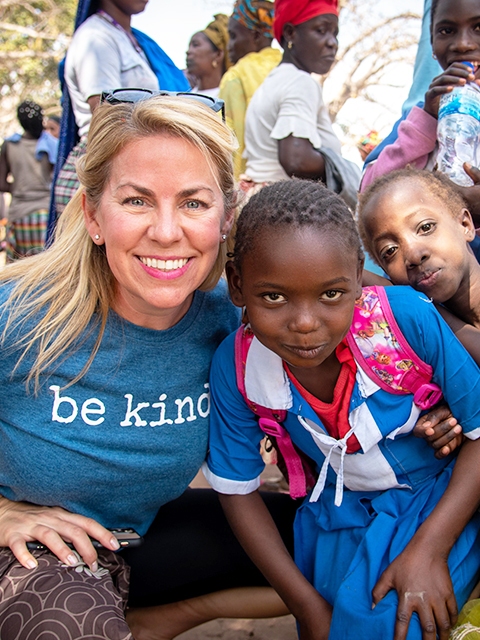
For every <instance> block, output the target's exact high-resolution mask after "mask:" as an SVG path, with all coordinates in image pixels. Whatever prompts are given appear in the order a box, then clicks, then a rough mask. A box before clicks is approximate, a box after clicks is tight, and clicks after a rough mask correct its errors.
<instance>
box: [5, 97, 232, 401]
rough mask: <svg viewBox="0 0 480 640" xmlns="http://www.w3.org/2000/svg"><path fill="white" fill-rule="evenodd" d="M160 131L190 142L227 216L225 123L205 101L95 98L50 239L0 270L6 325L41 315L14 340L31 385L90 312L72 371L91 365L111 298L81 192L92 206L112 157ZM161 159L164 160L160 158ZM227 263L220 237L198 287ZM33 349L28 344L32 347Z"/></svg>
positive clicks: (111, 282)
mask: <svg viewBox="0 0 480 640" xmlns="http://www.w3.org/2000/svg"><path fill="white" fill-rule="evenodd" d="M161 133H166V134H168V135H171V136H173V137H178V138H181V139H182V140H186V141H188V142H190V143H191V144H192V145H194V146H195V147H197V148H198V149H199V150H200V151H201V153H202V155H203V156H204V158H205V160H206V162H207V163H208V165H209V166H210V168H211V170H212V173H213V175H214V176H215V179H216V180H217V182H218V186H219V188H220V190H221V191H222V193H223V197H224V205H225V215H230V214H231V215H233V210H234V207H235V205H236V193H237V192H236V190H235V186H234V177H233V162H232V153H233V150H234V141H233V137H232V135H231V133H230V131H229V129H228V128H227V127H226V126H225V125H224V124H223V123H222V122H221V120H220V118H219V117H218V115H217V114H216V113H214V112H213V110H211V109H210V108H209V107H207V106H205V105H204V104H202V103H200V102H199V101H198V100H194V99H192V98H180V97H172V96H161V95H160V96H155V97H152V98H149V99H148V100H144V101H141V102H137V103H135V104H130V103H129V104H118V105H109V104H102V105H99V106H98V107H97V109H96V110H95V113H94V114H93V117H92V122H91V125H90V129H89V134H88V142H87V151H86V155H85V156H84V157H82V158H80V159H79V160H78V163H77V172H78V176H79V178H80V183H81V187H80V189H79V190H78V191H77V193H76V194H75V196H74V197H73V198H72V200H71V201H70V202H69V203H68V205H67V206H66V208H65V210H64V212H63V213H62V215H61V217H60V218H59V221H58V225H57V231H56V234H55V240H54V242H53V244H52V246H51V247H50V248H49V249H47V250H46V251H44V252H42V253H39V254H37V255H35V256H32V257H31V258H27V259H24V260H21V261H18V262H17V263H16V264H12V265H11V266H9V267H7V268H6V269H4V270H3V271H0V281H12V282H13V284H14V288H13V292H12V294H11V295H10V297H9V300H8V301H7V304H6V305H5V307H4V313H7V314H8V317H7V326H6V329H5V331H4V337H5V335H6V332H7V330H8V329H9V328H10V327H12V326H14V325H15V323H16V322H18V321H21V320H25V319H33V317H34V316H36V315H37V313H39V312H40V311H42V312H43V311H44V310H45V311H46V312H45V313H40V318H41V319H40V321H39V322H38V323H36V324H35V323H33V325H34V328H33V329H32V330H31V331H29V332H27V333H26V335H25V336H24V337H23V340H22V341H21V344H20V347H21V348H22V349H23V355H22V356H21V357H20V360H19V362H20V361H21V359H22V358H23V357H24V356H25V355H26V354H27V353H28V352H29V351H31V350H33V352H34V353H35V362H34V365H33V367H32V369H31V371H30V374H29V376H28V379H27V384H28V383H29V382H30V381H34V383H35V389H38V385H39V380H40V377H39V376H40V374H41V372H43V371H44V370H45V369H46V368H47V367H49V366H51V365H54V364H55V361H56V360H57V359H58V358H59V356H61V355H62V354H64V352H65V351H66V350H67V349H69V348H71V345H72V344H74V343H75V342H78V338H79V337H80V336H81V335H82V334H83V332H84V331H86V330H87V327H88V325H89V323H90V321H91V320H92V318H93V317H94V316H95V317H96V318H97V320H98V323H99V328H98V337H97V341H96V343H95V347H94V349H93V351H92V354H91V356H90V359H89V361H88V363H87V364H86V365H85V367H84V368H83V369H82V371H81V372H80V373H79V374H78V376H77V377H76V378H75V379H74V380H73V381H72V382H71V384H73V382H75V381H77V380H78V379H79V378H81V377H82V376H83V375H84V374H85V373H86V371H87V370H88V367H89V366H90V364H91V362H92V360H93V358H94V357H95V354H96V352H97V351H98V348H99V346H100V342H101V339H102V336H103V331H104V327H105V323H106V321H107V316H108V312H109V309H110V307H111V304H112V302H113V299H114V292H115V279H114V277H113V274H112V272H111V270H110V267H109V265H108V261H107V256H106V252H105V248H104V247H103V246H98V245H96V244H95V243H94V242H93V241H92V240H91V238H90V236H89V234H88V232H87V229H86V227H85V223H84V217H83V207H82V196H83V194H85V197H86V199H87V200H88V201H89V204H91V205H93V207H96V206H98V204H99V203H100V200H101V197H102V194H103V192H104V190H105V187H106V185H107V182H108V180H109V178H110V173H111V168H112V163H113V160H114V159H115V158H116V156H117V155H118V154H119V153H120V152H121V151H122V149H124V148H125V147H126V146H127V145H128V144H129V143H131V142H133V141H135V140H139V139H143V138H148V137H149V136H152V135H156V134H161ZM165 162H168V158H165ZM225 261H226V243H222V244H220V238H219V254H218V257H217V260H216V262H215V265H214V267H213V268H212V270H211V272H210V274H209V275H208V276H207V278H206V280H205V281H204V282H203V283H202V285H201V287H200V288H201V289H202V290H208V289H211V288H213V287H214V286H215V285H216V284H217V282H218V280H219V278H220V276H221V273H222V271H223V268H224V266H225ZM34 347H35V348H34Z"/></svg>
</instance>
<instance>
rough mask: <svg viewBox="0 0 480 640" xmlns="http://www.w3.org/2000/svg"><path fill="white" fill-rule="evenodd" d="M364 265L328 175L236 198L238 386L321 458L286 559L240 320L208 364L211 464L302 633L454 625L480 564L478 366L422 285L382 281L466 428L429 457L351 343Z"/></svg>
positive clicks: (315, 638) (418, 633)
mask: <svg viewBox="0 0 480 640" xmlns="http://www.w3.org/2000/svg"><path fill="white" fill-rule="evenodd" d="M445 250H448V247H446V248H445ZM362 267H363V253H362V249H361V244H360V240H359V237H358V234H357V231H356V229H355V226H354V223H353V220H352V216H351V213H350V211H349V209H348V208H347V207H346V205H345V204H344V203H343V201H342V200H341V199H340V198H339V197H338V196H336V195H335V194H333V193H331V192H330V191H328V190H327V189H325V188H324V187H323V186H322V185H321V184H318V183H312V182H309V181H295V180H293V181H286V182H279V183H276V184H273V185H271V186H269V187H266V188H264V189H263V190H262V191H261V192H260V193H258V194H257V195H255V196H254V197H253V198H252V199H251V200H250V201H249V203H248V204H247V205H246V206H245V207H244V209H243V211H242V214H241V216H240V218H239V221H238V228H237V235H236V246H235V252H234V258H233V261H232V262H230V263H228V266H227V275H228V279H229V286H230V294H231V297H232V300H233V302H234V303H235V304H236V305H237V306H240V307H246V314H247V316H248V321H249V323H250V327H251V330H252V331H253V334H254V338H253V340H252V343H251V345H250V348H249V350H248V354H247V358H246V363H245V389H246V392H247V397H248V399H249V401H251V402H253V403H256V404H257V406H261V407H267V408H268V407H269V408H271V409H274V410H279V409H282V410H284V411H285V412H286V418H285V420H284V422H283V426H284V427H285V429H286V430H287V431H288V433H289V434H290V437H291V439H292V441H293V443H294V444H295V445H296V446H297V447H298V448H299V449H301V450H302V451H303V452H304V453H306V454H307V455H308V456H309V457H310V458H311V459H312V460H313V461H314V462H315V464H316V465H317V468H318V470H319V471H320V474H319V480H318V482H317V484H316V486H315V488H314V489H313V491H312V492H311V493H310V494H309V496H307V498H306V499H305V501H304V503H303V504H302V506H301V507H300V509H299V510H298V512H297V518H296V522H295V563H294V561H293V560H292V558H291V557H290V556H289V554H288V552H287V551H286V549H285V547H284V546H283V544H282V542H281V538H280V536H279V534H278V531H277V530H276V528H275V525H274V523H273V522H272V520H271V518H270V517H269V515H268V512H267V511H266V509H265V507H264V504H263V501H262V498H261V497H260V495H259V494H258V491H257V489H258V486H259V484H260V481H259V476H260V473H261V471H262V469H263V466H264V464H263V461H262V458H261V456H260V453H259V444H260V441H261V439H262V437H263V435H264V434H263V432H262V431H261V429H260V428H259V425H258V421H257V417H256V415H255V414H254V413H253V412H252V410H251V409H250V408H249V406H248V404H247V402H246V400H245V399H244V397H243V395H242V393H241V392H240V391H239V389H238V386H237V380H236V364H235V354H234V342H235V335H230V336H229V337H228V338H226V340H225V341H224V342H223V343H222V345H221V346H220V347H219V349H218V351H217V353H216V356H215V358H214V361H213V364H212V369H211V382H210V384H211V401H212V406H211V423H210V424H211V435H210V452H209V456H208V459H207V463H206V465H205V473H206V475H207V478H208V479H209V481H210V483H211V484H212V486H213V487H214V488H215V489H216V490H217V491H218V492H219V493H220V498H221V502H222V505H223V507H224V510H225V512H226V514H227V516H228V518H229V521H230V523H231V525H232V527H233V529H234V531H235V533H236V535H237V536H238V538H239V539H240V541H241V542H242V544H243V546H244V548H245V549H246V551H247V552H248V553H249V554H250V556H251V557H252V559H253V560H254V561H255V562H256V563H257V565H258V566H259V568H260V569H261V570H262V571H263V572H264V574H265V576H266V577H267V579H268V580H269V582H270V583H271V584H272V585H273V586H274V587H275V588H276V589H277V591H278V592H279V594H280V595H281V597H282V598H283V599H284V601H285V602H286V604H287V606H288V607H289V608H290V610H291V611H292V613H293V614H294V615H295V617H296V618H297V621H298V629H299V634H300V637H301V638H302V640H326V639H327V638H330V640H353V639H355V640H358V639H359V638H360V639H366V638H369V639H375V640H376V639H382V640H387V639H392V638H393V639H394V640H405V639H408V640H420V638H422V639H423V640H435V638H437V637H438V638H440V640H447V639H448V636H449V630H450V628H451V625H452V624H453V623H454V622H455V619H456V615H457V609H458V607H461V606H463V604H464V602H465V601H466V599H467V597H468V595H469V593H470V591H471V589H472V588H473V586H474V584H475V582H476V579H477V573H478V567H479V566H480V545H479V544H478V534H479V531H480V517H479V516H478V514H476V510H477V508H478V505H479V503H480V464H479V463H480V442H479V441H478V437H479V436H480V408H479V407H478V393H479V391H480V372H479V369H478V368H477V366H476V364H475V363H474V361H473V360H472V359H471V357H470V356H469V354H468V353H467V352H466V351H465V350H464V348H463V347H462V346H461V345H460V343H459V342H458V341H457V340H456V338H455V337H454V335H453V333H452V332H451V330H450V329H449V327H448V326H447V325H446V324H445V323H444V321H443V320H442V318H441V317H440V316H439V314H438V313H437V311H436V309H435V307H434V305H433V304H431V302H430V301H429V300H428V299H427V298H426V297H425V296H423V295H422V294H420V293H418V292H415V291H413V290H412V289H410V288H409V287H388V288H387V289H385V292H386V294H387V297H388V301H389V304H390V307H391V310H392V313H393V316H394V318H395V320H396V322H397V324H398V326H399V328H400V330H401V332H402V333H403V335H404V336H405V338H406V340H407V341H408V343H409V344H410V346H411V347H412V348H413V351H414V352H415V353H416V354H417V356H418V358H420V359H421V360H423V361H424V362H425V363H427V365H430V366H431V368H432V371H433V377H432V382H433V383H435V384H436V385H438V386H439V387H440V389H441V390H442V392H443V395H444V397H445V399H446V401H447V402H448V404H449V405H450V408H451V409H452V413H453V414H454V415H455V416H456V417H457V418H458V419H459V422H460V423H461V424H462V426H463V430H464V433H465V435H466V436H467V440H466V442H465V444H464V445H463V446H462V448H461V450H460V452H459V454H458V456H457V457H456V458H454V457H452V456H448V457H445V458H442V459H437V458H435V456H434V454H433V452H432V450H431V448H430V447H429V445H428V443H427V442H426V441H425V440H424V439H417V438H415V437H413V435H412V430H413V427H414V424H415V422H416V420H417V418H418V417H419V415H420V413H421V409H420V408H419V407H418V406H417V405H416V404H415V403H414V401H413V395H412V394H411V393H406V394H405V393H404V394H397V393H394V392H393V391H392V390H391V389H388V388H387V389H386V388H385V385H383V384H381V383H379V384H376V383H375V382H374V380H373V379H372V378H371V377H370V376H369V375H367V374H366V372H365V371H364V369H363V368H361V367H360V366H358V364H357V361H356V360H355V359H354V357H353V355H352V352H351V350H350V348H349V346H348V344H347V341H346V335H347V332H348V331H349V328H350V325H351V323H352V318H353V313H354V307H355V301H356V300H357V299H358V298H360V296H361V294H362V289H361V277H362ZM382 329H384V327H382Z"/></svg>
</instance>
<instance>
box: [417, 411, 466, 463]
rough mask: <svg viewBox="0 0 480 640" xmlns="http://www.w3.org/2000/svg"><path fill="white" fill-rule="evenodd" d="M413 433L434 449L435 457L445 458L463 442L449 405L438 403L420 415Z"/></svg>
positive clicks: (460, 428)
mask: <svg viewBox="0 0 480 640" xmlns="http://www.w3.org/2000/svg"><path fill="white" fill-rule="evenodd" d="M413 435H414V436H416V437H417V438H424V439H425V440H426V441H427V442H428V444H429V445H430V446H431V447H432V448H433V449H434V451H435V457H436V458H438V459H441V458H445V457H446V456H448V455H450V453H452V451H455V449H456V448H457V447H459V446H460V445H461V444H462V442H463V438H464V436H463V430H462V427H461V426H460V425H459V424H458V422H457V420H456V418H454V417H453V415H452V412H451V411H450V407H449V406H448V405H446V404H439V405H437V406H436V407H434V408H433V409H432V410H431V411H429V412H428V413H426V414H425V415H424V416H421V417H420V418H419V419H418V422H417V424H416V425H415V427H414V429H413Z"/></svg>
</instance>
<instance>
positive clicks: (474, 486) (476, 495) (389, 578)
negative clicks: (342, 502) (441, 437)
mask: <svg viewBox="0 0 480 640" xmlns="http://www.w3.org/2000/svg"><path fill="white" fill-rule="evenodd" d="M479 504H480V440H467V441H466V442H465V444H464V445H463V447H462V448H461V450H460V453H459V455H458V459H457V462H456V464H455V468H454V470H453V473H452V477H451V479H450V482H449V484H448V487H447V489H446V491H445V493H444V494H443V496H442V498H441V499H440V501H439V502H438V504H437V506H436V507H435V509H434V510H433V511H432V513H431V514H430V515H429V516H428V518H427V519H426V520H425V521H424V522H423V524H422V525H421V526H420V528H419V529H418V531H417V532H416V534H415V535H414V536H413V538H412V540H411V541H410V542H409V544H408V545H407V547H406V548H405V550H404V551H403V553H401V554H400V555H399V556H398V557H397V558H396V559H395V560H394V561H393V562H392V563H391V564H390V566H389V567H388V568H387V569H386V570H385V571H384V572H383V574H382V576H381V577H380V579H379V581H378V582H377V584H376V585H375V588H374V590H373V593H372V596H373V602H374V604H377V603H378V602H379V601H380V600H381V599H382V598H383V597H384V596H385V595H386V594H387V593H388V592H389V591H390V590H391V589H395V590H396V591H397V593H398V599H399V604H398V610H397V621H396V625H395V636H394V640H405V639H406V637H407V631H408V626H409V623H410V618H411V616H412V613H413V612H414V611H416V612H417V614H418V616H419V617H420V622H421V625H422V629H423V639H424V640H435V638H436V637H437V636H436V633H438V637H439V638H440V640H448V638H449V630H450V627H451V625H452V624H454V623H455V620H456V616H457V605H456V600H455V594H454V592H453V587H452V582H451V579H450V573H449V570H448V565H447V561H448V556H449V553H450V551H451V549H452V547H453V545H454V543H455V542H456V540H457V538H458V537H459V535H460V534H461V532H462V531H463V529H464V528H465V526H466V525H467V523H468V522H469V520H470V519H471V517H472V516H473V514H474V513H475V511H476V510H477V508H478V506H479Z"/></svg>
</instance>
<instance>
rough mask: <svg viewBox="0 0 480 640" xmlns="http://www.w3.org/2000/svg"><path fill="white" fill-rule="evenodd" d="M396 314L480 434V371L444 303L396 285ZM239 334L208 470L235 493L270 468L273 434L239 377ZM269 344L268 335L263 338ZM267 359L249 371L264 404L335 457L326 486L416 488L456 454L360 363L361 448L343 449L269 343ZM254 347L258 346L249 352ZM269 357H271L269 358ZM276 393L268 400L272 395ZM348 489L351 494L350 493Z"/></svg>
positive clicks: (223, 378) (308, 443) (310, 448)
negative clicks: (267, 442) (266, 454)
mask: <svg viewBox="0 0 480 640" xmlns="http://www.w3.org/2000/svg"><path fill="white" fill-rule="evenodd" d="M386 293H387V295H388V299H389V302H390V305H391V308H392V311H393V315H394V317H395V319H396V320H397V322H398V325H399V326H400V329H401V330H402V332H403V334H404V336H405V338H406V339H407V341H408V342H409V344H410V345H411V347H412V348H413V350H414V351H415V353H416V354H417V355H418V356H419V357H420V358H421V359H422V360H423V361H425V362H426V363H428V364H430V365H431V366H432V368H433V381H434V382H435V383H437V384H438V385H439V386H440V388H441V389H442V391H443V394H444V397H445V399H446V401H447V402H448V404H449V405H450V408H451V410H452V413H453V415H454V416H455V417H456V418H457V419H458V421H459V423H460V424H461V425H462V427H463V430H464V433H465V434H466V435H467V437H469V438H472V439H476V438H478V437H479V436H480V404H479V402H478V398H479V397H480V371H479V369H478V367H477V365H476V364H475V362H474V361H473V360H472V358H471V357H470V355H469V354H468V353H467V352H466V351H465V349H464V348H463V347H462V345H461V344H460V343H459V342H458V340H457V339H456V338H455V336H454V334H453V333H452V331H451V330H450V328H449V327H448V326H447V325H446V324H445V322H444V321H443V320H442V318H441V317H440V315H439V314H438V312H437V311H436V309H435V307H434V305H433V304H432V303H431V301H430V300H428V299H427V298H426V297H425V296H423V294H421V293H418V292H416V291H414V290H413V289H410V287H387V288H386ZM234 338H235V336H234V335H231V336H229V337H228V338H227V339H226V340H225V341H224V342H223V343H222V344H221V345H220V347H219V349H218V350H217V353H216V354H215V357H214V359H213V362H212V369H211V376H210V380H211V394H212V413H211V417H210V451H209V455H208V458H207V465H206V468H205V473H206V475H207V478H208V480H209V482H210V484H211V485H212V486H213V487H214V488H215V489H216V490H218V491H220V492H222V493H227V494H235V493H239V494H246V493H250V492H251V491H254V490H255V489H256V488H257V487H258V485H259V475H260V473H261V471H262V469H263V467H264V463H263V460H262V458H261V456H260V454H259V442H260V440H261V439H262V437H263V435H264V434H263V432H262V431H261V430H260V428H259V426H258V423H257V419H256V416H255V414H253V413H252V411H251V410H250V409H249V408H248V406H247V404H246V402H245V401H244V399H243V397H242V395H241V394H240V392H239V390H238V387H237V383H236V379H235V359H234ZM258 344H259V343H258ZM259 348H260V350H261V349H262V348H263V349H264V351H263V352H261V351H258V353H259V354H260V356H259V358H258V359H257V360H256V361H255V365H253V366H252V367H250V369H249V361H248V359H247V365H246V380H245V382H246V385H247V390H248V384H249V379H248V378H249V376H251V378H250V384H251V388H252V390H253V394H254V395H253V396H252V395H251V394H250V393H248V397H249V399H250V400H252V401H253V402H256V403H257V404H258V405H260V406H265V407H270V408H272V409H286V410H287V416H286V419H285V421H284V423H283V424H284V426H285V428H286V429H287V431H288V432H289V434H290V436H291V438H292V440H293V442H294V443H295V444H296V445H297V446H298V447H299V448H300V449H302V450H303V451H305V453H307V455H308V456H310V457H311V458H312V460H314V461H315V462H316V463H317V464H318V467H319V468H321V467H322V465H323V464H324V463H325V460H326V459H327V457H328V456H329V455H330V457H329V458H328V460H327V463H326V464H328V472H327V478H326V487H328V486H329V485H330V486H333V487H335V484H336V483H337V477H338V476H337V473H338V470H339V469H340V468H342V473H344V476H343V485H344V487H345V488H346V489H350V490H353V491H366V492H369V491H382V490H386V489H391V488H402V489H403V488H405V489H413V490H415V489H416V488H417V487H419V486H420V485H422V484H423V483H424V482H426V481H428V480H429V478H433V477H435V476H436V475H437V474H439V473H440V472H441V471H442V469H443V468H444V467H445V466H446V465H447V464H449V462H450V458H446V459H443V460H437V459H436V458H435V457H434V455H433V451H432V449H431V448H430V446H429V445H428V444H427V442H426V441H425V440H424V439H421V438H415V437H414V436H413V434H412V431H413V427H414V426H415V423H416V420H417V418H418V416H419V413H420V412H419V410H418V408H417V407H416V406H415V405H414V404H413V396H412V395H410V394H408V395H394V394H392V393H389V392H387V391H384V390H383V389H381V388H380V387H378V385H376V384H375V383H374V382H373V381H372V380H370V378H369V377H368V376H367V375H366V374H365V373H364V372H363V371H362V370H361V369H360V368H359V367H358V368H357V376H356V383H355V386H354V389H353V392H352V397H351V400H350V413H349V421H350V426H351V427H355V435H356V437H357V439H358V440H359V442H360V445H361V449H360V451H358V452H357V453H353V454H347V455H346V456H344V457H342V447H339V446H338V441H336V440H335V439H333V438H331V437H330V436H329V435H328V433H327V432H326V430H325V429H324V427H323V425H322V423H321V421H320V419H319V418H318V416H317V414H316V413H315V411H314V410H313V408H312V407H311V406H310V405H309V404H308V402H306V400H305V399H304V398H303V397H302V396H301V394H300V393H299V391H298V390H297V389H296V388H295V387H294V385H292V384H291V383H290V381H289V380H288V378H287V376H286V374H285V372H284V371H283V366H282V361H281V360H280V358H278V356H276V355H275V354H273V353H272V352H271V351H269V350H268V349H265V348H264V347H262V346H261V345H260V347H259ZM252 349H254V344H253V343H252V346H251V347H250V351H249V354H248V358H250V354H251V352H252ZM262 357H263V362H262ZM269 398H270V399H272V398H275V400H274V401H273V402H272V403H271V404H268V399H269ZM344 497H346V496H344Z"/></svg>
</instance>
